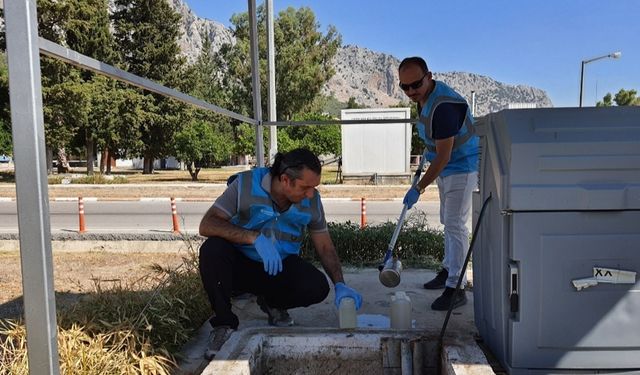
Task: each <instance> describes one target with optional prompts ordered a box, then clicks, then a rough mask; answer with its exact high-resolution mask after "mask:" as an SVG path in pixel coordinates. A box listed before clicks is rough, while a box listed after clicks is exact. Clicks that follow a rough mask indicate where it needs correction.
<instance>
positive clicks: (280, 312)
mask: <svg viewBox="0 0 640 375" xmlns="http://www.w3.org/2000/svg"><path fill="white" fill-rule="evenodd" d="M257 302H258V306H260V310H262V311H264V312H265V313H266V314H267V315H268V316H269V325H272V326H276V327H291V326H292V325H293V323H294V322H293V318H292V317H291V316H290V315H289V313H288V312H287V310H285V309H278V308H275V307H269V305H267V302H266V301H265V300H264V297H262V296H260V297H258V300H257Z"/></svg>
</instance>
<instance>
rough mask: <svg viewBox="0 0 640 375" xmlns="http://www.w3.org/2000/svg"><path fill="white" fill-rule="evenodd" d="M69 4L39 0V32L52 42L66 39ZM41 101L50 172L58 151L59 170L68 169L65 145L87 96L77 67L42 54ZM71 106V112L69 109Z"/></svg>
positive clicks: (79, 118) (67, 143)
mask: <svg viewBox="0 0 640 375" xmlns="http://www.w3.org/2000/svg"><path fill="white" fill-rule="evenodd" d="M69 12H70V11H69V3H68V2H67V1H65V0H61V1H56V0H39V1H38V34H39V35H40V36H41V37H43V38H45V39H48V40H50V41H52V42H55V43H58V44H62V43H63V42H64V29H65V24H66V23H67V22H68V20H69ZM40 71H41V79H42V102H43V106H44V107H43V113H44V130H45V144H46V148H47V170H48V171H51V162H52V157H51V154H52V153H53V152H54V151H55V152H56V155H57V159H58V171H59V172H65V171H68V169H69V163H68V161H67V154H66V147H68V146H69V144H70V142H71V140H72V139H73V136H74V135H75V133H76V131H77V127H78V123H77V121H79V120H82V119H83V118H84V114H83V112H84V111H85V110H86V108H84V105H85V98H84V93H82V88H81V83H80V80H81V77H80V75H79V72H78V70H77V69H74V68H72V67H71V66H70V65H67V64H65V63H63V62H61V61H60V60H57V59H54V58H50V57H44V56H43V57H41V58H40ZM67 108H68V111H67Z"/></svg>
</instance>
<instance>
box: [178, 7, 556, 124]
mask: <svg viewBox="0 0 640 375" xmlns="http://www.w3.org/2000/svg"><path fill="white" fill-rule="evenodd" d="M167 1H169V3H170V4H171V5H172V6H173V8H174V9H176V10H177V11H178V12H179V13H180V14H181V15H182V19H183V24H182V26H181V31H182V37H181V39H180V47H181V49H182V51H183V53H184V55H185V56H186V57H187V60H188V61H194V60H195V58H196V57H197V56H198V54H199V53H200V51H201V49H202V35H209V38H210V39H211V41H212V44H213V46H212V48H213V49H214V50H217V49H218V48H220V46H221V45H222V44H223V43H229V42H231V43H233V42H234V37H233V34H232V32H231V31H230V30H229V29H227V28H226V27H225V26H224V25H222V24H221V23H219V22H216V21H212V20H209V19H204V18H201V17H198V16H197V15H195V14H194V13H193V11H192V10H191V9H190V8H189V7H188V6H187V5H186V4H185V3H184V1H183V0H167ZM276 63H277V62H276ZM333 64H334V67H335V71H336V74H335V75H334V76H333V78H331V79H330V80H329V82H328V83H327V84H326V85H325V87H324V89H323V91H324V93H325V94H330V95H333V96H335V97H336V98H337V99H338V100H339V101H341V102H347V101H348V100H349V98H350V97H354V98H355V99H356V102H357V103H359V104H362V105H366V106H369V107H386V106H389V105H395V104H398V103H400V102H401V101H404V102H407V101H408V99H407V97H406V96H405V95H404V93H403V92H402V90H400V88H399V87H398V65H399V64H400V60H398V59H397V58H396V57H394V56H391V55H388V54H384V53H380V52H375V51H372V50H370V49H367V48H363V47H359V46H353V45H347V46H344V47H342V48H341V49H340V50H339V51H338V53H337V54H336V56H335V58H334V60H333ZM434 78H435V79H437V80H441V81H444V82H445V83H447V84H448V85H450V86H451V87H453V88H454V89H455V90H456V91H458V92H459V93H460V94H462V95H463V96H464V97H465V98H466V99H467V100H468V101H469V103H471V95H472V94H471V93H472V91H475V93H476V97H475V99H476V113H477V114H478V115H484V114H487V113H490V112H495V111H499V110H501V109H505V108H507V107H508V106H509V105H510V104H512V105H513V104H515V105H524V106H536V107H552V106H553V104H552V103H551V100H550V99H549V97H548V96H547V94H546V92H545V91H544V90H541V89H538V88H535V87H530V86H525V85H508V84H504V83H501V82H498V81H496V80H494V79H492V78H490V77H486V76H481V75H478V74H474V73H466V72H445V73H438V72H434Z"/></svg>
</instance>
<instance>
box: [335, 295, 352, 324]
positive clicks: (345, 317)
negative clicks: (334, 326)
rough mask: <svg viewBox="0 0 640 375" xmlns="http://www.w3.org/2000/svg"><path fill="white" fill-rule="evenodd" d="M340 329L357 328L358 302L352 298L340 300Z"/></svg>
mask: <svg viewBox="0 0 640 375" xmlns="http://www.w3.org/2000/svg"><path fill="white" fill-rule="evenodd" d="M338 318H339V320H340V328H356V301H355V300H354V299H353V298H351V297H345V298H342V299H341V300H340V308H339V309H338Z"/></svg>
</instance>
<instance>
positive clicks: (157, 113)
mask: <svg viewBox="0 0 640 375" xmlns="http://www.w3.org/2000/svg"><path fill="white" fill-rule="evenodd" d="M115 5H116V7H117V10H116V11H115V12H114V14H113V16H112V18H113V21H114V28H115V39H116V42H117V45H118V46H119V50H120V56H121V57H122V61H123V66H124V68H125V69H126V70H127V71H129V72H131V73H133V74H136V75H138V76H141V77H144V78H148V79H151V80H153V81H156V82H158V83H161V84H164V85H167V86H169V87H175V86H178V84H179V81H178V78H179V77H180V71H181V69H182V66H183V65H184V58H183V57H181V56H180V55H179V54H180V48H179V46H178V37H179V23H180V15H179V14H178V13H176V12H174V11H173V10H172V9H171V7H170V6H169V4H168V3H167V2H166V0H116V1H115ZM150 96H151V98H152V101H153V105H152V106H150V107H148V108H145V109H144V111H145V112H146V113H145V116H144V118H145V121H144V123H142V124H141V125H140V128H139V131H140V134H141V141H142V146H141V147H140V149H139V150H138V153H139V154H140V155H142V156H143V157H144V169H143V173H147V174H148V173H152V172H153V161H154V159H155V158H157V157H162V156H166V155H167V154H168V153H169V152H170V151H171V148H172V145H173V138H174V135H175V133H176V132H177V131H179V130H180V127H181V123H180V121H179V119H180V116H179V112H182V111H184V108H185V107H184V105H181V104H178V103H176V102H175V101H172V100H170V99H165V98H163V97H161V96H160V95H155V94H150Z"/></svg>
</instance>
